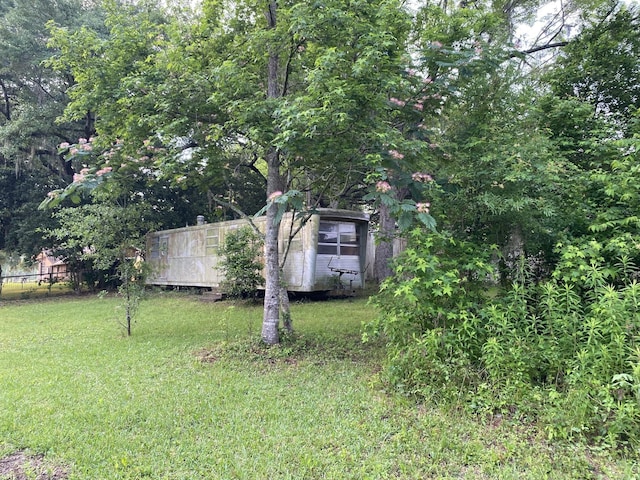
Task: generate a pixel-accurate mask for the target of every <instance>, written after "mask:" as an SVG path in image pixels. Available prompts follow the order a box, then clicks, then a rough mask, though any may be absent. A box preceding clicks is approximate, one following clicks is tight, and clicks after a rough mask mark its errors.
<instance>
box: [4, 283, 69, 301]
mask: <svg viewBox="0 0 640 480" xmlns="http://www.w3.org/2000/svg"><path fill="white" fill-rule="evenodd" d="M70 293H73V290H72V289H71V287H70V286H69V284H67V283H54V284H53V285H49V284H48V283H46V282H42V283H41V284H40V285H38V282H25V283H22V282H11V283H3V284H2V289H1V291H0V302H2V301H3V300H19V299H24V300H26V299H31V298H42V297H49V296H59V295H67V294H70Z"/></svg>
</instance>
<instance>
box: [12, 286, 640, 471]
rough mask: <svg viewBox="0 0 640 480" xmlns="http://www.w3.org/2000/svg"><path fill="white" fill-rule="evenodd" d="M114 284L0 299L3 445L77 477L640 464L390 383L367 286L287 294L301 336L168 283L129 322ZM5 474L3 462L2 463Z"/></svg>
mask: <svg viewBox="0 0 640 480" xmlns="http://www.w3.org/2000/svg"><path fill="white" fill-rule="evenodd" d="M116 307H117V301H116V300H114V299H113V298H102V299H98V298H96V297H93V296H92V297H82V298H76V297H65V298H60V299H50V300H37V301H36V300H34V301H28V302H19V303H13V304H12V303H11V302H3V303H2V304H0V460H1V459H2V458H3V457H6V456H8V455H10V454H12V453H14V452H16V451H26V452H29V453H30V454H43V455H44V456H45V458H46V460H47V462H51V465H63V466H64V467H65V469H66V470H67V472H68V478H71V479H124V478H127V479H134V478H135V479H138V478H154V479H236V478H237V479H319V478H327V479H378V478H404V479H420V478H438V479H447V478H450V479H454V478H455V479H493V478H496V479H523V478H525V479H527V478H528V479H543V478H549V479H561V478H575V479H584V478H612V479H613V478H615V479H619V478H636V476H637V475H639V470H638V468H637V466H636V465H635V463H634V461H633V460H632V459H627V460H625V459H615V458H612V457H611V456H609V455H607V454H606V453H604V452H599V451H593V450H588V449H587V448H585V447H584V446H579V445H573V446H572V445H565V446H559V445H550V444H548V443H546V442H545V441H544V440H543V438H542V437H541V436H540V435H539V434H538V433H537V432H536V431H535V429H533V428H532V427H525V426H519V425H513V424H509V423H508V422H495V421H493V422H492V421H489V420H487V421H482V420H478V419H474V418H470V417H467V416H465V415H463V414H461V413H459V412H453V411H443V410H439V409H437V408H435V407H431V406H429V405H420V406H417V405H415V404H413V403H411V402H409V401H406V400H403V399H402V398H395V397H391V396H389V395H388V394H385V393H384V392H383V391H382V390H381V388H380V387H379V385H378V383H377V382H376V372H377V371H378V370H379V365H380V359H381V355H382V352H381V349H380V347H379V346H363V345H361V344H360V343H359V341H358V339H359V331H360V325H361V322H362V321H364V320H366V319H367V318H369V317H370V316H371V315H374V314H375V313H374V312H373V310H372V308H371V307H369V306H367V305H366V302H365V301H363V300H355V301H348V300H336V301H331V302H309V303H302V304H295V305H294V306H293V315H294V321H295V325H296V328H297V332H298V335H299V336H300V338H299V339H298V340H297V341H296V342H289V343H285V344H284V345H283V346H280V347H276V348H272V349H265V348H263V347H261V346H260V344H259V343H257V342H255V340H254V339H255V338H256V336H257V335H258V334H259V331H260V322H261V315H262V311H261V308H260V307H255V306H236V307H232V306H231V304H229V303H224V302H222V303H215V304H214V303H203V302H200V301H199V300H198V299H197V298H195V297H188V296H182V295H173V294H164V295H156V296H154V297H152V298H151V299H149V300H146V301H144V302H143V303H142V305H141V308H140V313H139V317H138V321H137V323H136V324H135V325H134V329H133V336H132V337H130V338H126V337H125V336H123V335H122V331H121V329H120V328H119V326H118V324H117V322H116V321H115V315H116V314H117V309H116ZM0 478H1V477H0Z"/></svg>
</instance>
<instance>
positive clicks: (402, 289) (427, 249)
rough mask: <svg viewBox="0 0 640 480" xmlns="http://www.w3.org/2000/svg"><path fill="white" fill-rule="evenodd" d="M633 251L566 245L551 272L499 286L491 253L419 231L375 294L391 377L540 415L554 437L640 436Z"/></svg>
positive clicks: (486, 407) (415, 388) (494, 408)
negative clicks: (493, 287) (622, 253)
mask: <svg viewBox="0 0 640 480" xmlns="http://www.w3.org/2000/svg"><path fill="white" fill-rule="evenodd" d="M636 271H637V269H636V268H635V266H634V265H633V264H632V262H631V261H630V260H629V258H628V257H623V258H620V259H619V260H618V261H617V262H615V263H614V262H606V261H605V260H604V257H602V256H601V255H599V254H598V244H597V243H593V242H591V243H587V244H585V245H582V246H572V247H567V248H565V249H564V250H563V252H562V254H561V260H560V263H559V264H558V267H557V269H556V271H555V272H554V275H553V277H552V278H550V279H548V280H546V281H544V282H540V283H536V282H535V281H533V280H532V279H530V278H528V277H527V275H518V276H517V278H518V279H519V280H518V281H517V282H514V283H513V284H512V285H511V287H510V288H508V289H504V290H498V291H497V293H496V294H495V295H491V294H490V289H489V288H487V285H490V282H488V280H490V279H491V278H492V267H491V264H490V263H489V261H488V259H487V253H486V252H482V251H480V250H479V249H478V248H476V247H474V246H472V245H469V244H466V243H464V242H460V241H457V240H454V239H452V238H450V237H447V236H446V235H442V234H434V235H429V236H424V235H419V234H418V233H414V234H413V236H412V238H411V241H410V244H409V248H408V249H407V250H406V251H405V252H404V253H403V254H402V255H401V256H400V257H399V258H398V261H397V265H396V270H395V272H396V274H395V276H394V277H392V278H390V279H388V280H387V281H385V282H384V284H383V285H382V287H381V290H380V293H379V295H378V296H376V297H375V298H374V299H373V300H372V301H373V303H374V304H375V305H376V306H377V307H378V308H379V311H380V315H379V317H378V318H377V319H376V320H375V321H374V322H372V323H371V324H369V325H368V329H367V335H372V334H373V335H381V336H383V337H384V338H385V339H386V341H387V346H388V350H387V351H388V362H387V368H386V370H385V379H386V380H387V381H388V382H389V384H390V385H391V386H393V387H394V388H396V389H398V390H401V391H403V392H405V393H407V394H410V395H415V396H417V397H428V398H429V399H431V400H449V401H450V400H456V401H457V402H461V403H462V404H463V405H464V406H465V407H466V408H469V409H471V410H474V411H477V412H479V413H489V414H495V413H498V412H499V413H501V414H508V415H511V416H515V417H517V418H521V419H522V418H524V419H527V420H529V421H534V422H540V424H541V427H542V428H543V429H544V430H545V431H546V432H547V434H548V436H549V437H550V438H559V439H570V438H576V437H579V438H584V439H588V440H589V441H593V442H596V443H602V444H608V445H611V446H614V445H615V446H619V445H627V446H635V445H637V444H638V443H640V403H639V402H640V346H639V345H638V342H639V340H640V337H639V330H640V313H639V311H638V305H639V302H640V284H638V283H637V281H636V280H635V279H634V274H635V272H636Z"/></svg>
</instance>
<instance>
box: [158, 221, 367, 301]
mask: <svg viewBox="0 0 640 480" xmlns="http://www.w3.org/2000/svg"><path fill="white" fill-rule="evenodd" d="M292 221H293V222H294V225H293V228H292V225H291V223H292ZM253 222H254V224H255V225H256V226H257V227H258V229H259V230H261V231H262V232H264V229H265V224H266V217H258V218H255V219H254V220H253ZM248 223H249V222H248V221H247V220H230V221H226V222H218V223H203V224H200V225H195V226H192V227H184V228H177V229H174V230H164V231H160V232H153V233H150V234H149V235H148V236H147V261H148V262H149V264H150V265H151V272H152V273H151V275H150V276H149V278H148V280H147V283H148V284H150V285H158V286H175V287H204V288H210V289H211V290H213V291H219V290H220V285H221V283H222V281H223V280H224V276H223V272H222V271H221V269H220V261H221V257H220V255H219V253H218V252H219V249H220V247H222V246H223V245H224V242H225V237H226V236H227V235H228V234H229V233H230V232H233V231H234V230H236V229H238V228H240V227H242V226H244V225H248ZM299 225H300V223H299V220H295V219H294V218H293V216H292V215H291V214H290V213H289V214H285V216H284V217H283V219H282V221H281V223H280V240H279V252H280V255H281V256H282V255H283V254H284V251H285V249H286V245H287V243H288V241H289V234H290V232H291V231H292V230H293V231H295V229H296V228H297V226H299ZM368 238H369V215H367V214H366V213H363V212H357V211H351V210H335V209H319V210H317V212H316V213H314V214H313V215H311V217H310V218H309V219H308V220H307V222H306V223H305V224H304V226H303V227H302V229H301V230H300V231H299V232H298V233H297V235H295V236H294V238H293V239H292V241H291V246H290V248H289V252H288V254H287V260H286V262H285V265H284V281H285V282H286V285H287V289H288V290H289V291H292V292H320V291H331V290H335V289H340V288H342V289H345V288H348V289H358V288H363V287H364V284H365V271H366V269H367V265H366V261H367V254H366V253H367V240H368ZM281 258H282V257H281Z"/></svg>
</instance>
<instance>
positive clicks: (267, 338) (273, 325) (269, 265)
mask: <svg viewBox="0 0 640 480" xmlns="http://www.w3.org/2000/svg"><path fill="white" fill-rule="evenodd" d="M265 16H266V17H267V26H268V28H269V29H274V28H276V2H275V1H273V0H271V1H270V2H269V3H268V8H267V11H266V12H265ZM268 70H269V71H268V77H267V98H277V97H278V54H277V51H276V50H275V49H274V48H272V47H269V65H268ZM266 157H267V158H266V160H267V197H268V196H269V195H271V194H272V193H274V192H276V191H277V190H278V189H279V186H280V154H279V152H278V150H277V149H276V148H275V147H270V148H269V150H268V151H267V155H266ZM277 211H278V207H277V206H276V205H275V204H272V205H271V206H270V207H269V208H268V209H267V225H266V227H265V239H264V255H265V267H266V279H265V291H264V313H263V317H262V341H263V342H265V343H266V344H267V345H275V344H276V343H278V342H279V341H280V336H279V334H278V322H279V319H280V265H279V261H278V229H279V228H278V225H276V222H275V219H276V214H277Z"/></svg>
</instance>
